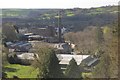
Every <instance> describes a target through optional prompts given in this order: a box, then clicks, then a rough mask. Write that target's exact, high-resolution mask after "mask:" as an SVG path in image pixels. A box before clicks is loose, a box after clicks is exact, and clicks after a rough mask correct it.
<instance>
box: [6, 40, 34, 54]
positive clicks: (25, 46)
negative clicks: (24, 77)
mask: <svg viewBox="0 0 120 80" xmlns="http://www.w3.org/2000/svg"><path fill="white" fill-rule="evenodd" d="M5 45H6V47H8V49H9V52H14V51H15V52H18V51H19V52H28V51H29V49H30V48H32V45H31V44H30V43H29V42H23V41H20V42H14V43H13V42H6V44H5Z"/></svg>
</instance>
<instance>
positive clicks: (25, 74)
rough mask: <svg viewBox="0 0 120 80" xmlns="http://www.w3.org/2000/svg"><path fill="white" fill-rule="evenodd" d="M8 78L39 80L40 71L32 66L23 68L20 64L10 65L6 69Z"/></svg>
mask: <svg viewBox="0 0 120 80" xmlns="http://www.w3.org/2000/svg"><path fill="white" fill-rule="evenodd" d="M4 71H5V73H7V77H8V78H12V77H13V76H18V77H19V78H37V74H38V70H37V69H34V68H33V67H31V66H23V65H19V64H8V65H6V66H5V68H4Z"/></svg>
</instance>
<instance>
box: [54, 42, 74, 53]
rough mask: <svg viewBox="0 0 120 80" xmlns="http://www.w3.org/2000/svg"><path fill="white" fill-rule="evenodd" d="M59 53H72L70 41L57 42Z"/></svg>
mask: <svg viewBox="0 0 120 80" xmlns="http://www.w3.org/2000/svg"><path fill="white" fill-rule="evenodd" d="M54 48H56V50H57V52H58V53H62V54H63V53H64V54H66V53H68V54H71V52H72V48H71V46H70V45H69V44H68V43H57V44H55V45H54Z"/></svg>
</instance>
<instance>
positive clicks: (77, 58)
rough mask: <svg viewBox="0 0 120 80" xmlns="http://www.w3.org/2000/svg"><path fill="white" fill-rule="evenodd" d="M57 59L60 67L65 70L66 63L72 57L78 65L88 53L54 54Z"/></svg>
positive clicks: (67, 63)
mask: <svg viewBox="0 0 120 80" xmlns="http://www.w3.org/2000/svg"><path fill="white" fill-rule="evenodd" d="M56 55H57V57H58V59H59V61H60V62H59V64H60V65H61V69H62V70H65V69H66V67H67V65H69V62H70V60H71V59H72V58H74V59H75V61H76V63H77V65H79V64H80V63H81V62H82V60H84V59H86V58H87V57H89V56H90V55H71V54H56Z"/></svg>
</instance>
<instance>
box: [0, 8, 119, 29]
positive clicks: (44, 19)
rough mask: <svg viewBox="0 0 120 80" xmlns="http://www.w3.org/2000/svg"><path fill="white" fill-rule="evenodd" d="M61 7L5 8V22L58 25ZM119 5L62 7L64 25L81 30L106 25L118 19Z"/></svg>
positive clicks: (28, 24)
mask: <svg viewBox="0 0 120 80" xmlns="http://www.w3.org/2000/svg"><path fill="white" fill-rule="evenodd" d="M58 11H59V9H3V10H2V18H3V22H15V23H16V24H17V25H18V26H19V27H30V26H36V27H40V26H44V25H54V26H57V18H58V17H59V16H58ZM117 13H118V7H117V6H104V7H98V8H90V9H81V8H74V9H61V14H62V23H61V24H62V26H64V27H66V28H68V29H71V30H73V31H79V30H82V29H84V28H85V27H87V26H104V25H108V24H111V23H113V21H116V20H117V15H118V14H117Z"/></svg>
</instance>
